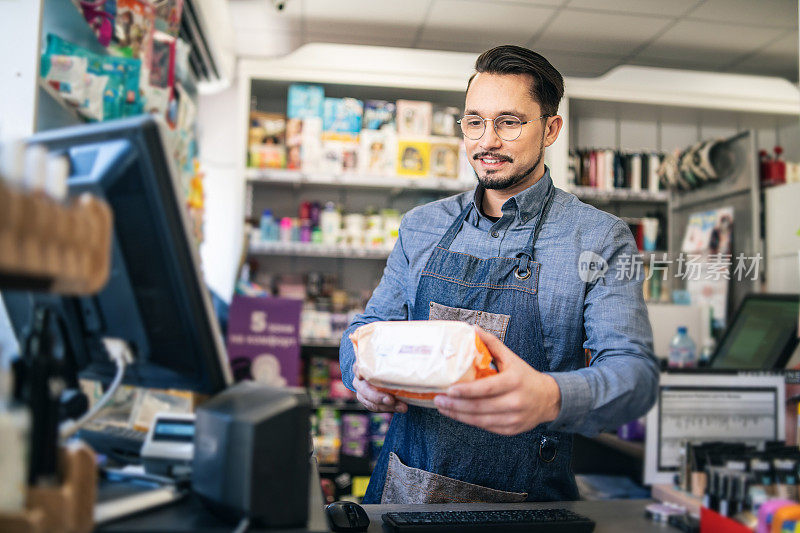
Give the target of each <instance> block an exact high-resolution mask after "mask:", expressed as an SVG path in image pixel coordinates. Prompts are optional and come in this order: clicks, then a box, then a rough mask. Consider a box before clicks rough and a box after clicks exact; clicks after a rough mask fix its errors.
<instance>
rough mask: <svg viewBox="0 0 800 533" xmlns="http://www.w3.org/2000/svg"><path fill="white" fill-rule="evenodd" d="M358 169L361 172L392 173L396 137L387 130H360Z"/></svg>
mask: <svg viewBox="0 0 800 533" xmlns="http://www.w3.org/2000/svg"><path fill="white" fill-rule="evenodd" d="M359 141H360V150H359V169H360V172H361V173H362V174H377V175H391V174H394V169H395V166H394V160H395V154H396V153H397V137H396V136H395V135H394V133H392V132H391V131H388V130H361V135H359Z"/></svg>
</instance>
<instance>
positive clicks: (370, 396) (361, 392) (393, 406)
mask: <svg viewBox="0 0 800 533" xmlns="http://www.w3.org/2000/svg"><path fill="white" fill-rule="evenodd" d="M353 388H354V389H356V398H358V401H359V402H361V403H362V404H364V406H366V407H367V409H369V410H370V411H376V412H388V413H405V412H406V411H408V405H406V404H405V403H404V402H401V401H400V400H398V399H397V398H395V397H394V396H392V395H391V394H387V393H385V392H381V391H379V390H378V389H376V388H375V387H373V386H372V385H370V384H369V383H367V382H366V381H365V380H363V379H359V378H357V377H356V378H353Z"/></svg>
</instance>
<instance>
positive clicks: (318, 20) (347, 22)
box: [303, 0, 433, 42]
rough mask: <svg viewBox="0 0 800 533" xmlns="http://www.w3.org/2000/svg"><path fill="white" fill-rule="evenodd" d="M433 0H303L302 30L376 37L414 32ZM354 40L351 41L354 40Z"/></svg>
mask: <svg viewBox="0 0 800 533" xmlns="http://www.w3.org/2000/svg"><path fill="white" fill-rule="evenodd" d="M432 1H433V0H403V1H402V2H392V3H391V8H388V6H387V5H386V3H385V2H380V1H374V0H336V1H335V2H332V1H331V0H303V4H304V5H303V12H304V14H305V22H306V30H307V31H309V32H311V33H329V34H330V33H333V34H340V35H352V37H353V38H354V39H361V37H362V36H363V35H373V36H376V37H385V36H387V35H388V36H391V37H395V36H398V37H399V36H404V35H408V34H409V33H411V34H414V33H415V32H416V31H417V28H418V27H419V26H420V24H422V22H423V19H424V17H425V13H426V11H427V9H428V6H429V5H430V3H431V2H432ZM354 42H355V41H354Z"/></svg>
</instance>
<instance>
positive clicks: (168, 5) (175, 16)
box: [106, 0, 183, 37]
mask: <svg viewBox="0 0 800 533" xmlns="http://www.w3.org/2000/svg"><path fill="white" fill-rule="evenodd" d="M106 3H108V0H106ZM153 5H154V6H155V10H156V29H157V30H159V31H163V32H164V33H167V34H169V35H172V36H173V37H177V36H178V33H179V32H180V29H181V15H182V14H183V0H159V1H158V2H153Z"/></svg>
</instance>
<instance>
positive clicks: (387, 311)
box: [339, 223, 409, 390]
mask: <svg viewBox="0 0 800 533" xmlns="http://www.w3.org/2000/svg"><path fill="white" fill-rule="evenodd" d="M403 226H404V225H403V224H402V223H401V224H400V235H399V237H398V239H397V243H396V244H395V245H394V248H393V249H392V252H391V253H390V254H389V259H388V260H387V261H386V268H384V269H383V277H382V278H381V282H380V283H379V284H378V287H377V288H376V289H375V291H374V292H373V293H372V296H371V297H370V299H369V302H367V307H366V309H365V310H364V312H363V313H361V314H359V315H356V316H355V318H353V321H352V322H351V323H350V326H349V327H348V328H347V330H345V332H344V335H342V341H341V343H340V345H339V366H340V368H341V371H342V382H343V383H344V384H345V386H346V387H347V388H348V389H350V390H354V389H353V363H354V362H355V360H356V356H355V351H354V350H353V342H352V341H351V340H350V334H351V333H353V332H354V331H355V330H356V329H358V328H359V327H361V326H363V325H364V324H369V323H370V322H377V321H378V320H408V301H407V298H406V286H405V283H406V282H407V280H408V269H409V262H408V256H407V255H406V253H405V251H404V249H403V233H404V228H403Z"/></svg>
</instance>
